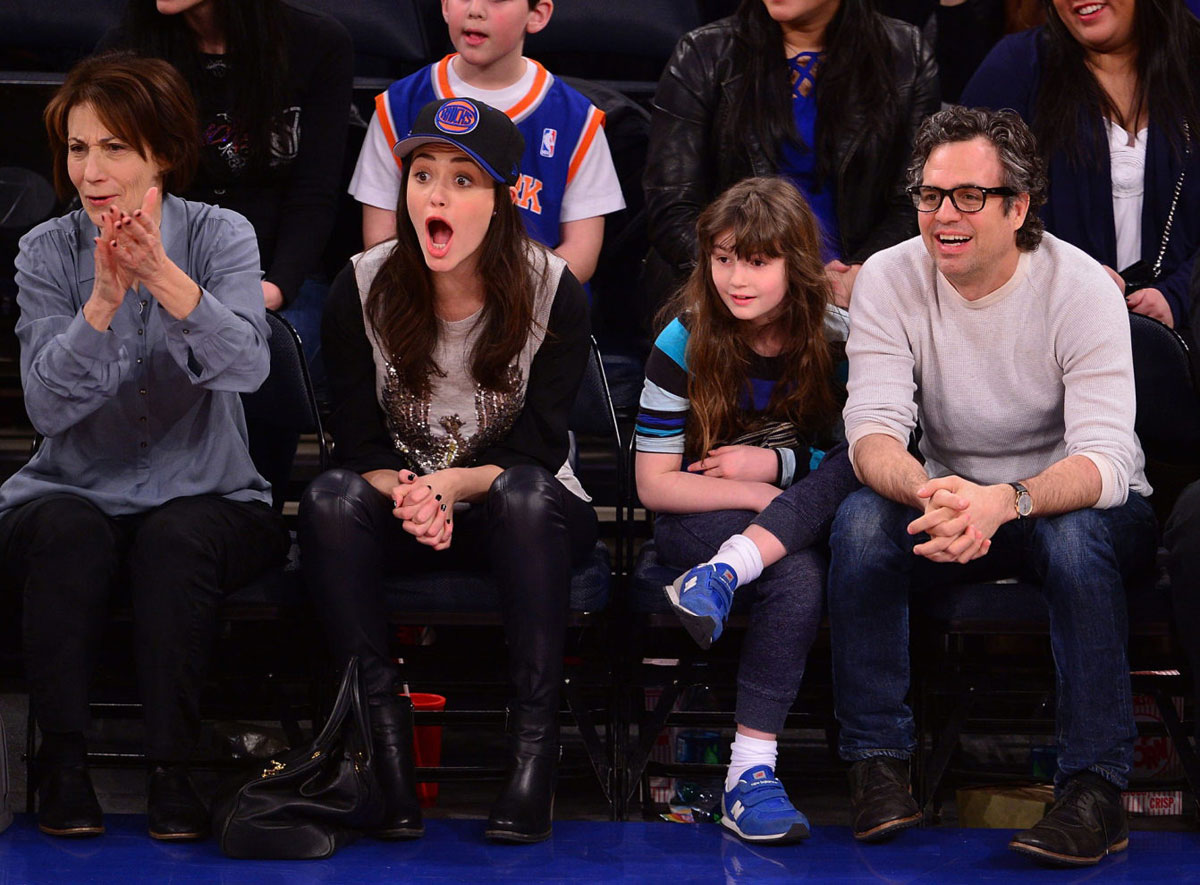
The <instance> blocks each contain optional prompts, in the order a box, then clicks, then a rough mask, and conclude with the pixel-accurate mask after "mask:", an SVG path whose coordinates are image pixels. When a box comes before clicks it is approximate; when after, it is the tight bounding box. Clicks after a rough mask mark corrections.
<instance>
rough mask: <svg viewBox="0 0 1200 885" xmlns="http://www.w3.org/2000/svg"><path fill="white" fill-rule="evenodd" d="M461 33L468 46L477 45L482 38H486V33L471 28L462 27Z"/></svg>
mask: <svg viewBox="0 0 1200 885" xmlns="http://www.w3.org/2000/svg"><path fill="white" fill-rule="evenodd" d="M462 35H463V40H465V41H466V43H467V45H468V46H478V45H479V44H481V43H482V42H483V41H484V40H486V39H487V34H485V33H483V31H473V30H466V29H464V30H463V32H462Z"/></svg>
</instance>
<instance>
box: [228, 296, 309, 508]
mask: <svg viewBox="0 0 1200 885" xmlns="http://www.w3.org/2000/svg"><path fill="white" fill-rule="evenodd" d="M267 326H268V327H269V328H270V330H271V337H270V340H269V342H268V346H269V347H270V350H271V372H270V374H269V375H267V380H266V381H264V382H263V383H262V386H261V387H259V388H258V390H256V391H254V392H253V393H244V394H242V408H243V409H245V412H246V427H247V428H248V430H249V432H250V456H251V457H252V458H253V459H254V466H255V467H256V468H257V469H258V472H259V473H260V474H262V476H263V478H265V479H266V480H267V481H268V482H270V483H271V487H272V488H273V489H275V490H277V493H276V495H275V498H276V504H277V505H278V504H280V503H282V499H281V498H280V495H279V492H281V491H282V490H283V488H284V487H285V485H286V484H287V481H288V477H289V476H290V475H291V472H292V461H293V459H294V456H295V453H296V440H297V439H298V438H299V436H300V434H302V433H312V434H316V437H317V445H318V448H319V452H320V462H321V469H322V470H324V469H325V467H326V466H327V464H328V460H329V457H328V454H329V453H328V451H327V448H326V444H325V432H324V428H323V427H322V424H321V412H320V410H319V409H318V408H317V397H316V392H315V391H314V389H313V383H312V377H311V376H310V375H309V372H308V363H307V362H305V360H304V350H303V348H302V347H301V344H300V336H299V335H298V334H296V330H295V329H293V328H292V324H291V323H289V322H288V321H287V320H285V319H284V318H283V317H281V316H280V315H279V314H277V313H275V312H274V311H272V310H268V311H267Z"/></svg>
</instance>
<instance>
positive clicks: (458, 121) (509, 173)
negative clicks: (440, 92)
mask: <svg viewBox="0 0 1200 885" xmlns="http://www.w3.org/2000/svg"><path fill="white" fill-rule="evenodd" d="M430 142H442V143H444V144H451V145H454V147H456V148H458V149H459V150H461V151H463V152H464V153H465V154H467V155H468V156H469V157H470V158H471V159H472V160H474V161H475V162H476V163H478V164H479V165H480V166H482V167H483V170H484V171H485V172H487V174H488V175H490V176H492V178H494V179H496V181H500V182H503V183H504V184H507V185H509V186H511V185H514V184H516V183H517V177H518V176H519V175H520V170H519V169H518V167H519V165H520V163H521V154H522V153H524V151H525V138H524V137H523V136H522V135H521V131H520V130H519V129H517V127H516V125H515V124H514V123H513V121H512V120H510V119H509V118H508V115H507V114H505V113H504V112H503V111H498V110H496V109H495V108H494V107H492V106H491V105H486V104H484V103H483V102H481V101H475V100H474V99H472V98H444V99H442V100H441V101H431V102H430V103H429V104H427V105H425V107H423V108H421V112H420V113H419V114H417V121H416V122H415V123H413V127H412V129H410V130H409V133H408V135H407V136H405V137H404V138H402V139H400V141H399V142H397V144H396V146H395V147H394V148H392V153H394V154H395V155H396V156H397V157H399V158H400V159H402V160H403V159H404V158H405V157H407V156H408V155H409V154H411V153H412V152H413V151H414V150H416V149H417V148H419V147H420V146H421V145H423V144H429V143H430Z"/></svg>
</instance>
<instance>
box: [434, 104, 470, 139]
mask: <svg viewBox="0 0 1200 885" xmlns="http://www.w3.org/2000/svg"><path fill="white" fill-rule="evenodd" d="M433 125H434V126H436V127H437V128H438V129H440V130H442V131H443V132H447V133H449V134H451V135H463V134H464V133H467V132H470V131H471V130H472V129H474V128H475V127H476V126H478V125H479V108H477V107H475V105H473V104H471V103H470V102H469V101H467V100H466V99H464V98H456V99H454V101H448V102H446V103H445V104H444V105H442V106H441V107H440V108H438V112H437V116H436V117H434V119H433Z"/></svg>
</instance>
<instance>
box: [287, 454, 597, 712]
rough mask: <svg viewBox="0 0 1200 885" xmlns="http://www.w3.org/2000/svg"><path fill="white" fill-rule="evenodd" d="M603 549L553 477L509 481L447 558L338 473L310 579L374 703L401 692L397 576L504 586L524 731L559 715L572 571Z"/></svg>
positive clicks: (309, 526)
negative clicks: (390, 582)
mask: <svg viewBox="0 0 1200 885" xmlns="http://www.w3.org/2000/svg"><path fill="white" fill-rule="evenodd" d="M595 539H596V515H595V511H594V510H593V509H592V507H591V506H590V505H589V504H588V503H587V502H585V501H582V500H581V499H579V498H577V497H576V496H575V495H573V494H571V493H570V492H569V491H567V489H566V488H564V487H563V485H562V484H561V483H560V482H559V481H558V480H557V479H555V478H554V476H553V475H552V474H551V473H550V472H549V471H547V470H545V469H544V468H542V467H537V466H533V465H518V466H516V467H512V468H509V469H508V470H505V471H504V473H502V474H501V475H500V476H499V477H498V478H497V479H496V481H495V482H494V483H493V484H492V487H491V489H489V491H488V495H487V498H486V500H484V501H482V502H478V503H476V504H473V505H472V506H471V508H470V510H467V511H464V512H460V513H458V514H456V515H455V526H454V540H453V542H452V544H451V546H450V548H449V549H447V550H442V551H435V550H432V549H431V548H429V547H425V546H423V545H421V544H419V543H417V541H416V540H415V539H414V538H413V537H412V536H410V535H409V534H407V533H406V532H405V531H404V529H403V528H402V527H401V523H400V521H399V520H397V519H396V518H395V517H394V516H393V515H392V512H391V502H390V501H389V500H388V498H387V496H385V495H383V494H380V492H379V491H377V490H376V489H375V488H374V487H372V486H371V485H370V484H369V483H368V482H367V481H366V480H364V479H363V478H362V477H361V476H359V475H358V474H357V473H353V472H350V471H348V470H342V469H337V470H331V471H328V472H327V473H324V474H322V475H321V476H319V477H318V478H317V479H316V480H315V481H314V482H313V483H312V485H310V486H309V487H308V489H307V491H306V492H305V494H304V498H303V500H302V501H301V504H300V549H301V557H302V562H303V570H304V579H305V583H306V585H307V586H308V588H309V592H310V593H311V594H312V596H313V599H314V601H315V604H316V606H317V609H318V616H319V617H320V619H321V621H322V623H323V624H324V625H325V627H326V630H327V632H328V636H329V641H330V645H331V647H332V651H333V654H334V656H335V660H336V661H338V662H339V663H340V662H341V661H344V660H345V659H346V657H347V656H349V655H351V654H354V655H358V657H359V659H360V661H361V664H362V670H363V673H364V678H365V680H366V683H367V690H368V693H369V695H370V696H371V697H372V698H376V699H378V698H381V697H384V696H387V695H389V694H392V693H394V692H395V691H396V687H397V685H396V683H397V676H398V673H397V670H396V667H395V664H394V663H393V662H392V660H391V656H390V655H389V653H388V628H387V620H386V613H385V610H384V603H383V584H384V579H385V578H386V577H387V576H388V575H391V574H398V573H413V572H422V573H424V572H434V571H438V570H444V569H451V568H453V569H463V568H466V569H478V570H480V571H486V572H488V573H489V574H491V575H492V576H493V577H494V578H495V580H496V582H497V584H498V585H499V587H500V598H501V614H502V617H503V620H504V630H505V637H506V640H507V643H508V657H509V676H510V678H511V681H512V683H513V690H514V695H515V706H514V713H516V714H518V716H519V717H520V718H519V719H518V721H520V720H521V719H524V718H526V717H527V716H532V717H533V718H534V719H539V718H543V717H545V716H547V715H552V714H553V713H555V712H556V711H557V709H558V690H559V683H560V681H561V679H562V654H563V639H564V636H565V633H566V621H567V607H568V589H569V584H570V574H571V568H572V565H574V564H577V563H579V562H581V561H583V560H584V559H585V558H586V557H587V555H588V553H589V552H590V551H591V549H592V546H593V545H594V544H595Z"/></svg>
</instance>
